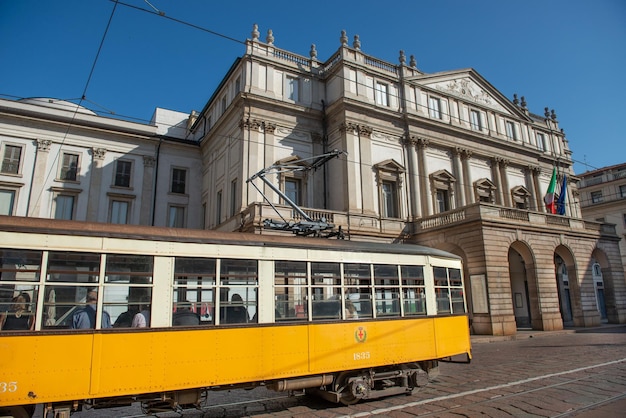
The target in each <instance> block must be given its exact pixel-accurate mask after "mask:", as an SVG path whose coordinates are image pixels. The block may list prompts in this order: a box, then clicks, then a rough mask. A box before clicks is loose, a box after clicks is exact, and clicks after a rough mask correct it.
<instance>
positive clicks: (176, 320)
mask: <svg viewBox="0 0 626 418" xmlns="http://www.w3.org/2000/svg"><path fill="white" fill-rule="evenodd" d="M216 265H217V263H216V260H215V259H211V258H184V257H176V260H175V262H174V289H173V291H174V295H173V305H174V306H173V311H174V314H173V316H172V325H173V326H193V325H198V324H203V325H210V324H214V323H215V300H216V298H215V295H216V292H217V287H216V286H217V282H216V277H217V276H216V271H217V270H216Z"/></svg>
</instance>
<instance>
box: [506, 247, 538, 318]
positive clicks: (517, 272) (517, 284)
mask: <svg viewBox="0 0 626 418" xmlns="http://www.w3.org/2000/svg"><path fill="white" fill-rule="evenodd" d="M508 262H509V278H510V280H511V303H512V307H513V312H514V314H515V324H516V326H517V328H518V329H524V328H532V329H542V325H541V314H540V312H539V295H538V292H537V284H536V277H535V271H534V270H535V269H534V258H533V254H532V251H531V250H530V248H529V247H528V245H527V244H525V243H523V242H521V241H516V242H514V243H512V244H511V246H510V247H509V254H508Z"/></svg>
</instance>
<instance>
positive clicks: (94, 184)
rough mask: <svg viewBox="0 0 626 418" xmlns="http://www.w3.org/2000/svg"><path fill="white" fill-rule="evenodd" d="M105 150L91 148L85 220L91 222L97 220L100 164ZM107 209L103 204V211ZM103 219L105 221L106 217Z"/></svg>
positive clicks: (100, 182)
mask: <svg viewBox="0 0 626 418" xmlns="http://www.w3.org/2000/svg"><path fill="white" fill-rule="evenodd" d="M106 152H107V150H106V149H104V148H92V149H91V157H92V161H91V176H90V181H89V195H88V196H89V200H88V201H87V221H91V222H98V210H99V209H100V194H101V191H102V165H103V162H104V156H105V155H106ZM107 210H108V209H107V207H106V206H105V208H104V211H105V213H106V211H107ZM104 221H106V218H105V220H104Z"/></svg>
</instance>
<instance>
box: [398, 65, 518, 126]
mask: <svg viewBox="0 0 626 418" xmlns="http://www.w3.org/2000/svg"><path fill="white" fill-rule="evenodd" d="M410 81H412V82H414V83H416V84H418V85H419V86H424V87H428V88H429V89H432V90H436V91H438V92H440V93H441V94H442V95H443V96H454V97H456V98H459V99H461V100H463V101H465V102H467V103H470V104H472V103H473V104H476V105H477V106H481V107H486V108H490V109H493V110H496V111H498V112H502V113H505V114H509V115H515V116H516V117H522V118H528V116H527V115H526V114H525V113H524V112H523V111H522V109H521V108H519V107H518V106H516V105H515V104H513V102H512V101H510V100H509V99H508V98H506V97H505V96H504V95H503V94H502V93H500V92H499V91H498V90H496V89H495V88H494V87H493V86H492V85H491V84H489V82H487V80H485V79H484V78H483V77H481V76H480V75H479V74H478V73H477V72H476V71H474V70H473V69H466V70H457V71H447V72H441V73H435V74H424V75H420V76H418V77H413V78H411V79H410Z"/></svg>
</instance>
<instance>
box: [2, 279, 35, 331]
mask: <svg viewBox="0 0 626 418" xmlns="http://www.w3.org/2000/svg"><path fill="white" fill-rule="evenodd" d="M38 289H39V286H30V285H24V284H19V283H15V284H8V283H6V284H5V283H3V284H1V285H0V331H28V330H33V329H34V327H35V318H36V309H37V293H38Z"/></svg>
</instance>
